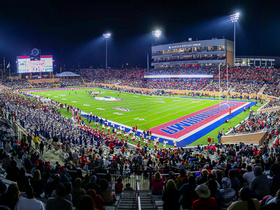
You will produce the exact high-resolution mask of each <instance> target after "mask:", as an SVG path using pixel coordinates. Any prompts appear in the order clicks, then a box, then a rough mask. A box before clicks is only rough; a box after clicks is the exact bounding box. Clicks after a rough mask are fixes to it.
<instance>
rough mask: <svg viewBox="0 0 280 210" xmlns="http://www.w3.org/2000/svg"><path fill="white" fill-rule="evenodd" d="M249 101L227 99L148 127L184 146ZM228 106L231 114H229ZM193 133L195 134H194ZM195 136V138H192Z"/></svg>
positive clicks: (241, 108)
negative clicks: (227, 100)
mask: <svg viewBox="0 0 280 210" xmlns="http://www.w3.org/2000/svg"><path fill="white" fill-rule="evenodd" d="M248 105H252V104H251V102H240V101H229V102H222V103H220V104H216V105H214V106H211V107H208V108H205V109H202V110H199V111H197V112H194V113H192V114H189V115H186V116H184V117H181V118H178V119H176V120H172V121H170V122H168V123H164V124H162V125H159V126H156V127H154V128H152V129H150V130H151V131H152V132H153V134H154V135H157V136H159V137H160V138H164V139H167V140H171V141H174V140H175V141H178V146H186V145H187V144H191V143H192V142H194V141H196V140H197V139H198V138H200V137H202V136H204V135H205V134H206V133H208V132H210V131H211V130H213V129H215V128H217V127H219V126H220V125H222V124H223V123H224V122H225V120H226V119H227V118H229V119H231V118H233V117H235V116H236V115H238V114H239V113H241V112H242V111H243V108H244V107H245V106H248ZM229 107H231V113H232V115H231V116H229ZM194 134H195V135H194ZM194 136H195V138H194Z"/></svg>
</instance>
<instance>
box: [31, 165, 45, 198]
mask: <svg viewBox="0 0 280 210" xmlns="http://www.w3.org/2000/svg"><path fill="white" fill-rule="evenodd" d="M30 184H31V186H32V188H33V190H34V193H35V196H36V197H40V198H43V197H45V192H44V191H45V184H44V180H43V179H42V178H41V172H40V171H39V170H36V171H35V172H34V176H33V178H32V179H31V180H30Z"/></svg>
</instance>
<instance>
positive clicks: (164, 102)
mask: <svg viewBox="0 0 280 210" xmlns="http://www.w3.org/2000/svg"><path fill="white" fill-rule="evenodd" d="M154 102H155V103H165V101H154Z"/></svg>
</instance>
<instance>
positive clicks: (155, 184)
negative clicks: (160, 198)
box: [151, 172, 164, 195]
mask: <svg viewBox="0 0 280 210" xmlns="http://www.w3.org/2000/svg"><path fill="white" fill-rule="evenodd" d="M151 185H152V194H153V195H162V189H163V185H164V181H163V178H162V177H161V175H160V173H159V172H156V174H155V176H154V177H153V178H152V182H151Z"/></svg>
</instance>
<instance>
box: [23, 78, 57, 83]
mask: <svg viewBox="0 0 280 210" xmlns="http://www.w3.org/2000/svg"><path fill="white" fill-rule="evenodd" d="M59 80H60V79H57V78H55V79H35V80H31V79H30V80H27V81H28V82H29V83H31V84H34V83H53V82H59Z"/></svg>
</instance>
